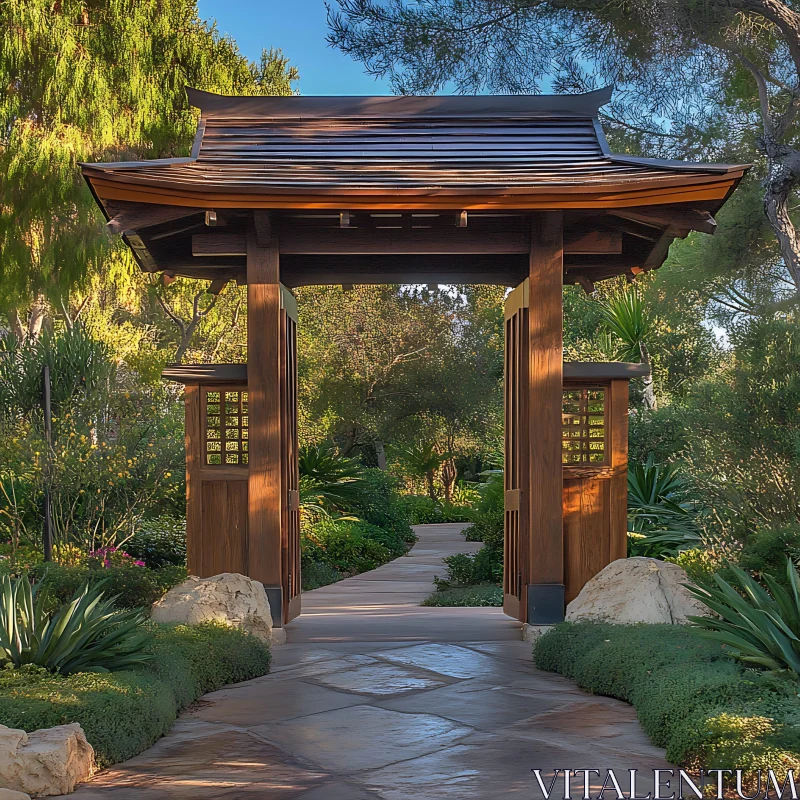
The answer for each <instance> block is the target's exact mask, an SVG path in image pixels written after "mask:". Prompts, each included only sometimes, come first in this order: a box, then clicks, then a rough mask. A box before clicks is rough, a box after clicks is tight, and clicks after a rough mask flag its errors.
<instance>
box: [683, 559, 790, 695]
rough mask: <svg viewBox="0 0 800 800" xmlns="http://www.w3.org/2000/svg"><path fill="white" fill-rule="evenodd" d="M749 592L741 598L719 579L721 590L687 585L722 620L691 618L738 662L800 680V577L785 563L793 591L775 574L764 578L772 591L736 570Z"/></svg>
mask: <svg viewBox="0 0 800 800" xmlns="http://www.w3.org/2000/svg"><path fill="white" fill-rule="evenodd" d="M731 569H732V571H733V573H734V574H735V575H736V580H737V581H738V582H739V585H740V586H741V588H742V589H743V591H744V596H742V595H741V594H740V593H739V592H738V591H736V589H735V588H734V587H733V586H731V585H730V584H729V583H728V582H727V581H726V580H725V579H724V578H722V577H720V576H719V575H715V576H714V582H715V583H716V586H706V587H697V586H691V585H688V584H687V587H686V588H687V589H689V591H690V592H692V594H694V595H695V597H697V598H698V599H699V600H701V601H702V602H703V603H705V604H706V605H707V606H708V607H709V608H710V609H711V610H712V611H714V612H715V613H716V614H718V615H719V616H718V617H712V616H708V617H689V619H690V621H691V622H692V624H693V625H695V626H696V627H699V628H701V629H702V630H701V631H700V635H701V636H704V637H705V638H707V639H713V640H715V641H718V642H722V643H723V644H724V645H726V646H727V647H729V648H730V655H731V656H733V658H736V659H738V660H739V661H743V662H744V663H745V664H749V665H752V666H759V667H764V668H765V669H768V670H773V671H776V672H785V673H786V674H787V675H789V676H790V677H791V678H793V679H794V680H800V577H799V576H798V574H797V568H796V567H795V565H794V564H793V563H792V562H791V560H790V559H787V560H786V578H787V582H788V586H789V589H788V590H787V589H784V588H783V587H782V586H781V585H780V584H779V583H778V582H777V581H776V580H775V579H774V578H773V577H771V576H770V575H766V574H764V575H762V577H763V579H764V583H766V585H767V589H764V588H763V587H762V586H761V585H760V584H759V583H758V582H757V581H756V580H754V579H753V578H752V577H751V576H750V575H748V573H746V572H745V571H744V570H743V569H741V568H740V567H732V568H731Z"/></svg>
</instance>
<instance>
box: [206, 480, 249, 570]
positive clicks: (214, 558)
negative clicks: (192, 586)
mask: <svg viewBox="0 0 800 800" xmlns="http://www.w3.org/2000/svg"><path fill="white" fill-rule="evenodd" d="M200 494H201V506H202V510H201V513H202V526H201V532H200V542H199V546H196V552H198V553H199V559H198V564H197V567H196V571H195V574H197V575H199V576H200V577H201V578H210V577H211V576H213V575H219V574H221V573H223V572H238V573H240V574H242V575H246V574H247V481H245V480H219V481H203V482H202V485H201V491H200Z"/></svg>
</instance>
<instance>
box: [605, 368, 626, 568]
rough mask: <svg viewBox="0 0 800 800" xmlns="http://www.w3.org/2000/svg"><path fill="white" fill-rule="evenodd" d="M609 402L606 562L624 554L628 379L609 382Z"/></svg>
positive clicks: (623, 556) (624, 555)
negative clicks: (610, 471) (609, 470)
mask: <svg viewBox="0 0 800 800" xmlns="http://www.w3.org/2000/svg"><path fill="white" fill-rule="evenodd" d="M606 402H610V403H611V413H610V414H609V415H608V416H609V421H610V428H611V430H610V431H609V432H608V434H607V435H608V436H609V437H610V440H611V441H610V446H611V453H610V461H611V469H612V476H611V487H610V498H609V502H610V504H611V508H610V510H609V511H610V513H609V516H610V520H609V536H610V547H609V563H611V562H612V561H616V560H617V559H618V558H626V557H627V555H628V381H627V380H615V381H611V388H610V390H609V391H608V393H607V401H606Z"/></svg>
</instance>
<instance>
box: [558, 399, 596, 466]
mask: <svg viewBox="0 0 800 800" xmlns="http://www.w3.org/2000/svg"><path fill="white" fill-rule="evenodd" d="M561 431H562V435H561V438H562V462H563V463H564V464H590V465H597V466H601V465H603V464H605V463H606V390H605V389H603V388H592V387H582V388H574V389H564V395H563V407H562V427H561Z"/></svg>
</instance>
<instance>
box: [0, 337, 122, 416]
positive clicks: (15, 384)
mask: <svg viewBox="0 0 800 800" xmlns="http://www.w3.org/2000/svg"><path fill="white" fill-rule="evenodd" d="M45 366H48V367H50V393H51V394H50V396H51V403H52V408H53V413H54V414H56V416H58V414H59V412H60V411H61V410H62V409H63V410H65V411H70V410H71V409H73V408H74V407H75V404H76V401H79V400H81V399H86V398H90V397H92V396H93V395H97V394H98V393H100V392H102V391H103V390H104V389H105V388H106V387H107V384H108V381H109V380H110V379H111V378H112V376H113V373H114V365H113V363H112V361H111V358H110V357H109V352H108V348H106V347H105V346H104V345H103V344H102V343H101V342H98V341H96V340H94V339H92V338H91V337H90V336H88V335H87V334H86V332H85V331H84V329H83V327H82V326H81V325H75V326H74V327H73V328H72V330H66V331H64V333H62V334H60V335H53V334H51V333H50V332H48V331H45V332H44V333H43V334H42V335H41V336H40V337H39V338H38V339H34V338H29V339H26V340H25V341H24V342H19V341H18V340H17V338H16V337H15V336H14V335H13V334H7V335H6V336H5V337H3V338H0V410H2V413H3V414H4V415H8V416H9V417H12V418H13V417H15V416H17V415H21V416H30V415H31V414H34V413H36V414H40V413H41V408H42V370H43V368H44V367H45Z"/></svg>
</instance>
